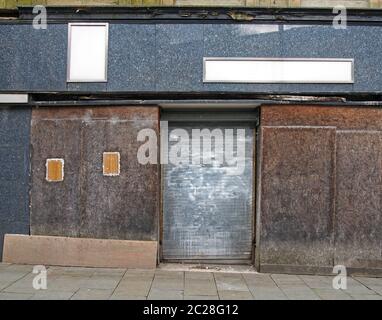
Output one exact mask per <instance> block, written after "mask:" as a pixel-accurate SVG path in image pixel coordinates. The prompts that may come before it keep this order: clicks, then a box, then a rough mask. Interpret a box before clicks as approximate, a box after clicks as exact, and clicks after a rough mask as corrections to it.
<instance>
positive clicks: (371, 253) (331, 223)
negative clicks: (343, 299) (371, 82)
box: [260, 106, 382, 271]
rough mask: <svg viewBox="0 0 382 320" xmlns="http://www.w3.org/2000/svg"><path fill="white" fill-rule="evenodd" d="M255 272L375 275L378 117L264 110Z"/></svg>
mask: <svg viewBox="0 0 382 320" xmlns="http://www.w3.org/2000/svg"><path fill="white" fill-rule="evenodd" d="M261 153H262V156H261V190H260V192H261V195H260V200H261V202H260V209H261V211H260V223H261V231H260V265H261V268H260V270H263V271H265V270H271V269H272V270H275V269H283V270H293V269H294V270H297V269H299V268H300V269H301V267H303V268H304V269H307V268H306V267H309V268H310V270H313V271H314V270H315V269H317V267H320V269H321V270H324V268H323V267H328V269H327V270H330V269H329V268H331V267H332V266H333V265H336V264H343V265H345V266H347V267H348V268H360V269H369V270H373V269H374V270H375V269H379V270H381V269H382V253H381V248H382V224H381V219H382V167H381V166H382V110H381V109H377V108H346V107H337V108H333V107H312V106H267V107H264V108H262V116H261Z"/></svg>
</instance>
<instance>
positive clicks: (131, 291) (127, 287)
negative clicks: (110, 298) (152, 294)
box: [114, 279, 151, 297]
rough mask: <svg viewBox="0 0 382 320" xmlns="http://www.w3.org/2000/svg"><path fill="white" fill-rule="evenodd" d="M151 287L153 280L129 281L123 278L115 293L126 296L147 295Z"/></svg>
mask: <svg viewBox="0 0 382 320" xmlns="http://www.w3.org/2000/svg"><path fill="white" fill-rule="evenodd" d="M150 288H151V281H139V280H137V281H128V280H125V279H124V280H122V281H121V282H120V283H119V284H118V286H117V288H116V289H115V290H114V293H115V294H121V295H125V296H138V297H142V296H144V297H147V296H148V294H149V291H150Z"/></svg>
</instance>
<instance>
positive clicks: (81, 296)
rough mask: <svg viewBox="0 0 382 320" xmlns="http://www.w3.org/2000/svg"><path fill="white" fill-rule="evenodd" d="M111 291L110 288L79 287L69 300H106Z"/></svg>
mask: <svg viewBox="0 0 382 320" xmlns="http://www.w3.org/2000/svg"><path fill="white" fill-rule="evenodd" d="M112 293H113V290H110V289H106V290H105V289H84V288H81V289H79V290H78V291H77V292H76V293H75V294H74V295H73V296H72V297H71V298H70V300H108V299H109V298H110V297H111V295H112Z"/></svg>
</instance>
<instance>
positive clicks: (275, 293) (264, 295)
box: [249, 285, 287, 300]
mask: <svg viewBox="0 0 382 320" xmlns="http://www.w3.org/2000/svg"><path fill="white" fill-rule="evenodd" d="M249 291H250V292H251V294H252V296H253V297H254V299H255V300H287V296H286V295H285V294H284V292H283V291H282V290H281V289H280V288H279V287H277V286H276V285H274V286H273V287H271V286H269V285H268V286H265V287H262V286H249Z"/></svg>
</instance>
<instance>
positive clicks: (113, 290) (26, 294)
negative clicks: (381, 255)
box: [0, 263, 382, 300]
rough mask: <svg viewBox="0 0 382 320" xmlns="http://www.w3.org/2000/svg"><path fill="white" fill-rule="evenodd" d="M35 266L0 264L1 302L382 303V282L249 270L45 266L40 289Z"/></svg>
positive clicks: (356, 278)
mask: <svg viewBox="0 0 382 320" xmlns="http://www.w3.org/2000/svg"><path fill="white" fill-rule="evenodd" d="M32 270H33V266H30V265H15V264H4V263H3V264H1V263H0V300H16V299H17V300H20V299H21V300H69V299H70V300H107V299H119V300H121V299H122V300H137V299H138V300H179V299H180V300H231V299H239V300H241V299H245V300H296V299H297V300H352V299H354V300H382V278H368V277H348V278H347V289H346V290H345V289H340V290H336V289H333V286H332V280H333V277H332V276H308V275H286V274H260V273H256V272H254V271H253V270H250V269H249V268H241V269H240V267H239V268H232V267H229V268H204V269H198V268H190V267H188V268H183V269H182V268H180V267H176V268H171V267H168V266H159V267H158V268H157V269H156V270H130V269H129V270H127V269H109V268H79V267H47V271H46V275H47V278H46V279H47V289H40V290H36V289H34V288H33V285H32V283H33V280H34V279H35V277H36V276H37V274H34V273H33V272H32Z"/></svg>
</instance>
